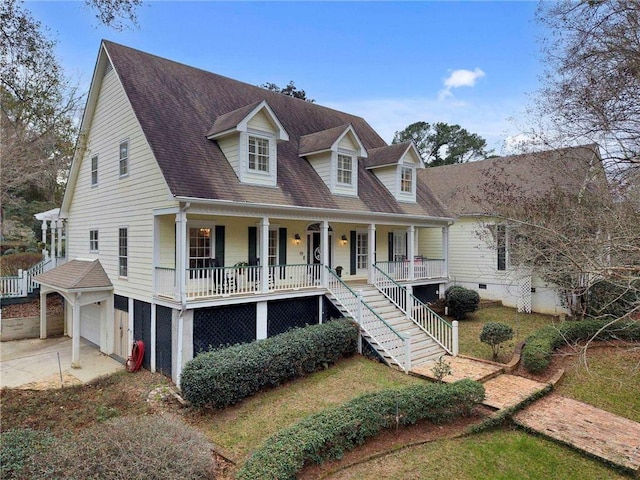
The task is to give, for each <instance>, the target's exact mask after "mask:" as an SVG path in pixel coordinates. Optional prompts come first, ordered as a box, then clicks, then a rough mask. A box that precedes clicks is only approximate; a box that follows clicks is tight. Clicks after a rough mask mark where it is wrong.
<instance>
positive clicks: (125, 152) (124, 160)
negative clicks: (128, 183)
mask: <svg viewBox="0 0 640 480" xmlns="http://www.w3.org/2000/svg"><path fill="white" fill-rule="evenodd" d="M119 155H120V176H121V177H124V176H125V175H129V140H125V141H123V142H120V154H119Z"/></svg>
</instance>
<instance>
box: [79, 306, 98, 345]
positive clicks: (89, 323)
mask: <svg viewBox="0 0 640 480" xmlns="http://www.w3.org/2000/svg"><path fill="white" fill-rule="evenodd" d="M80 336H81V337H84V338H86V339H87V340H89V341H90V342H92V343H95V344H96V345H100V306H99V305H95V304H92V305H85V306H83V307H82V308H81V309H80Z"/></svg>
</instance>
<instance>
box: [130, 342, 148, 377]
mask: <svg viewBox="0 0 640 480" xmlns="http://www.w3.org/2000/svg"><path fill="white" fill-rule="evenodd" d="M142 360H144V342H143V341H142V340H136V341H135V342H133V348H132V349H131V355H130V356H129V358H127V362H126V363H125V367H126V368H127V372H137V371H138V370H140V367H142Z"/></svg>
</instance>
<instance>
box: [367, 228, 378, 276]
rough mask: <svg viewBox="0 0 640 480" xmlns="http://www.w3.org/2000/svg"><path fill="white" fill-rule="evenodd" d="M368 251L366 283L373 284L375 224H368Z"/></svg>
mask: <svg viewBox="0 0 640 480" xmlns="http://www.w3.org/2000/svg"><path fill="white" fill-rule="evenodd" d="M368 233H369V234H368V235H367V237H368V240H369V245H368V251H369V260H368V261H367V263H368V265H367V282H368V283H373V282H374V280H375V279H374V276H375V275H374V274H373V266H374V265H375V263H376V224H375V223H370V224H369V228H368Z"/></svg>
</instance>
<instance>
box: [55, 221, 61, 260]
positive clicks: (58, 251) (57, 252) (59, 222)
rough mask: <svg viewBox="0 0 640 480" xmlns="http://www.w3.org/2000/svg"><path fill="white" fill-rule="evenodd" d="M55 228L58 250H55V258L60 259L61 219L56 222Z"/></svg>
mask: <svg viewBox="0 0 640 480" xmlns="http://www.w3.org/2000/svg"><path fill="white" fill-rule="evenodd" d="M56 228H57V230H58V248H57V250H56V258H60V257H62V219H60V218H59V219H58V220H56Z"/></svg>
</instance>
